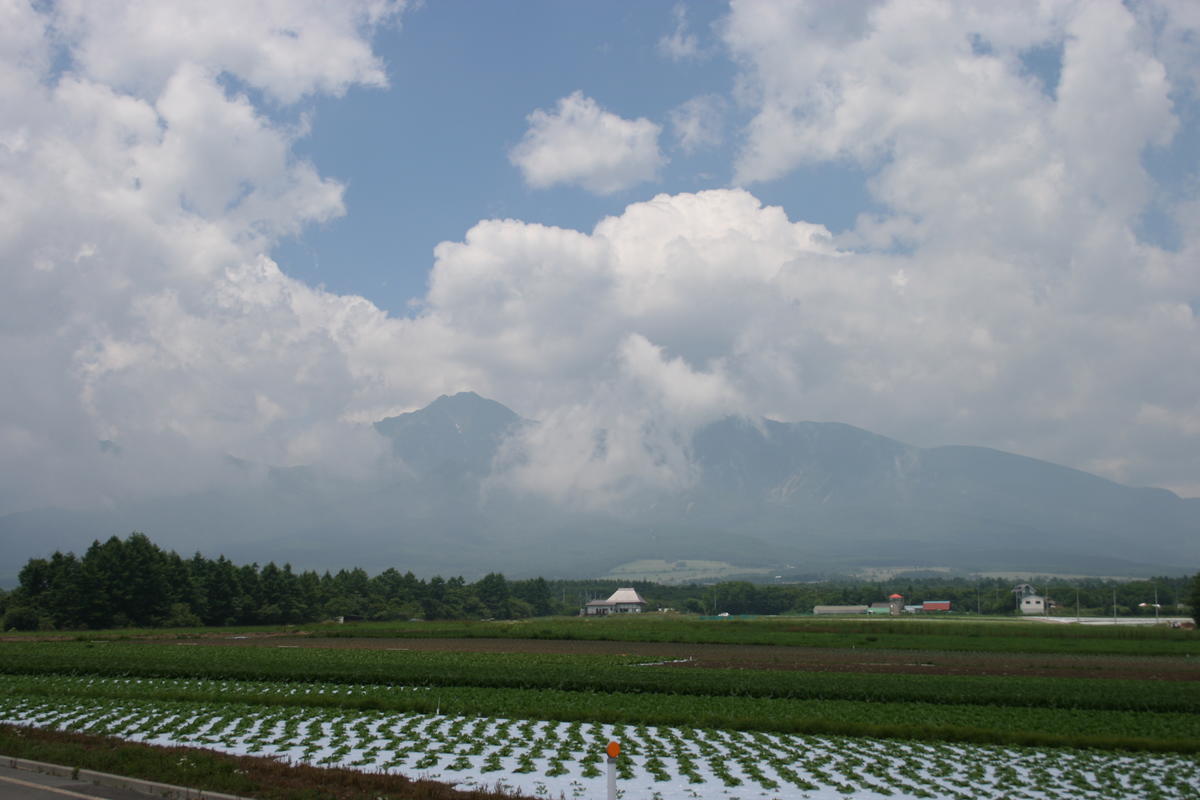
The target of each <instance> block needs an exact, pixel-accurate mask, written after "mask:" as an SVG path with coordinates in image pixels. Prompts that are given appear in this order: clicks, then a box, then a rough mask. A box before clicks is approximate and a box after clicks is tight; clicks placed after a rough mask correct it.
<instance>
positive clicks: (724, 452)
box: [0, 392, 1200, 583]
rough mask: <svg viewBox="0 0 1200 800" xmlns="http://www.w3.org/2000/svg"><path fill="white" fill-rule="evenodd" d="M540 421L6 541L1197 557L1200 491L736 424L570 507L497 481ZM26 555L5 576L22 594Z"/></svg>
mask: <svg viewBox="0 0 1200 800" xmlns="http://www.w3.org/2000/svg"><path fill="white" fill-rule="evenodd" d="M537 424H538V423H536V422H534V421H531V420H526V419H523V418H521V417H520V416H519V415H518V414H516V413H515V412H513V411H512V410H511V409H508V408H506V407H505V406H504V405H502V404H500V403H497V402H495V401H493V400H489V399H486V398H483V397H480V396H479V395H477V394H475V393H473V392H463V393H459V394H456V395H452V396H442V397H439V398H437V399H436V400H434V401H433V402H432V403H430V404H429V405H428V406H426V407H425V408H422V409H419V410H417V411H413V412H409V413H406V414H400V415H398V416H394V417H389V418H387V419H383V420H380V421H379V422H377V423H375V425H374V429H375V430H376V431H377V432H378V433H379V434H380V435H381V436H383V437H384V438H385V439H387V440H388V441H389V443H390V445H391V449H392V452H393V454H394V455H395V457H396V458H397V460H398V462H400V463H401V464H402V465H403V466H402V469H401V470H400V471H399V473H397V474H389V475H380V476H379V477H378V478H377V479H370V480H364V481H348V480H346V479H338V478H331V477H327V476H322V475H321V474H320V473H319V472H318V471H316V470H313V469H307V468H301V469H293V470H274V471H271V473H270V477H269V479H268V480H267V482H266V484H265V485H258V484H255V485H251V486H248V487H247V488H246V489H244V490H241V491H230V490H226V491H223V492H215V493H214V492H208V493H203V494H197V495H193V496H188V497H183V498H163V499H159V500H155V501H147V502H142V503H136V504H133V503H131V504H126V505H123V506H119V507H116V508H114V509H109V510H104V511H91V512H72V511H61V510H53V509H51V510H46V511H41V512H27V513H24V514H10V515H8V516H5V517H0V545H2V546H3V547H4V548H5V551H6V552H9V553H15V554H17V555H18V556H19V557H20V558H21V561H22V562H23V560H24V559H25V558H27V557H29V556H32V555H45V554H46V550H47V549H48V548H49V549H53V548H61V549H64V550H65V549H73V550H75V551H77V552H78V551H82V550H83V549H85V548H86V546H87V544H88V543H90V541H91V540H92V539H93V538H107V537H108V536H110V535H113V534H118V535H125V534H127V533H129V532H130V531H131V530H141V531H145V532H147V533H149V534H150V535H152V536H153V538H154V539H155V541H157V542H160V543H161V544H162V545H163V546H165V547H171V548H174V549H177V550H180V551H181V552H185V553H186V552H192V551H195V550H203V551H204V552H206V553H216V552H224V553H226V554H227V555H229V556H230V557H233V558H235V560H239V561H251V560H256V561H259V562H264V563H265V562H266V561H268V560H273V561H276V562H277V563H282V562H284V561H290V562H291V563H292V564H293V565H294V566H297V567H312V568H317V569H326V568H330V569H336V568H339V567H342V566H352V565H361V566H366V567H367V568H368V569H382V568H384V567H386V566H395V567H397V568H400V569H412V570H414V571H415V572H418V573H423V574H432V573H434V572H439V573H441V574H443V575H458V574H463V575H466V576H478V575H481V574H484V573H486V572H489V571H493V570H501V571H504V572H506V573H508V574H510V575H512V576H514V577H521V576H526V575H537V574H541V575H545V576H547V577H550V576H588V575H600V574H604V573H605V572H607V571H608V570H609V569H611V568H613V567H615V566H617V565H619V564H622V563H625V562H629V561H634V560H637V559H643V558H644V559H665V560H668V561H674V560H683V559H709V560H715V561H726V562H730V563H733V564H737V565H741V566H745V567H770V568H771V570H772V572H778V573H780V574H785V573H786V574H803V573H807V574H813V573H819V572H825V573H829V572H838V571H848V570H851V569H854V568H857V567H862V566H889V565H897V564H905V565H925V566H930V567H946V568H951V569H954V570H959V571H966V572H969V571H984V570H1010V571H1011V570H1031V571H1041V572H1045V573H1050V572H1070V573H1091V574H1129V575H1145V574H1154V573H1157V574H1167V573H1170V574H1174V572H1178V571H1194V570H1195V568H1196V566H1197V565H1198V564H1200V536H1198V535H1197V533H1200V499H1196V498H1187V499H1185V498H1180V497H1178V496H1176V495H1174V494H1173V493H1171V492H1169V491H1166V490H1163V489H1141V488H1133V487H1128V486H1122V485H1120V484H1117V483H1114V482H1112V481H1109V480H1106V479H1104V478H1100V477H1097V476H1095V475H1091V474H1088V473H1085V472H1081V471H1079V470H1075V469H1071V468H1068V467H1063V466H1059V465H1055V464H1051V463H1048V462H1044V461H1038V460H1036V459H1032V458H1026V457H1024V456H1019V455H1013V454H1011V453H1004V452H1001V451H998V450H992V449H988V448H982V447H971V446H947V447H933V448H919V447H914V446H911V445H907V444H904V443H902V442H898V441H896V440H894V439H889V438H887V437H885V436H880V435H878V434H875V433H871V432H870V431H866V430H862V429H860V428H855V427H853V426H850V425H845V424H841V423H818V422H792V423H788V422H777V421H773V420H765V419H764V420H748V419H744V418H737V417H729V418H726V419H722V420H719V421H717V422H714V423H711V424H709V425H706V426H704V427H702V428H700V429H699V430H698V431H696V432H695V434H694V435H693V437H692V439H691V441H690V443H689V448H688V449H689V454H690V458H691V462H692V465H693V467H694V471H695V474H696V481H695V483H694V484H693V485H691V486H690V487H688V488H686V489H682V490H676V491H649V490H647V492H645V493H643V494H642V495H640V496H639V498H638V499H637V500H635V501H631V502H629V503H627V504H623V505H622V506H621V507H620V508H615V509H612V510H610V511H580V510H572V509H568V508H564V507H562V506H560V505H559V504H557V503H555V502H553V501H551V500H550V499H548V498H545V497H541V496H538V495H536V494H532V493H527V492H520V491H516V490H511V489H510V490H505V489H502V488H500V489H498V488H497V486H500V487H503V486H504V483H503V482H502V481H501V482H496V481H494V480H491V479H492V478H495V477H496V474H497V470H498V469H500V467H498V466H497V459H496V456H497V453H498V452H499V451H500V449H501V448H502V447H503V446H504V443H505V442H506V440H508V438H509V437H512V436H514V435H518V434H520V433H521V432H522V431H523V430H525V429H526V428H527V427H528V426H533V425H537ZM593 433H595V434H597V439H598V440H602V438H603V437H602V436H601V435H600V434H601V433H602V432H593ZM485 486H486V487H488V488H487V490H486V491H484V487H485ZM20 563H21V562H17V561H14V562H13V564H14V566H13V567H12V574H11V575H3V574H0V580H3V581H4V582H5V583H11V582H12V580H13V578H15V570H16V569H17V568H19V564H20Z"/></svg>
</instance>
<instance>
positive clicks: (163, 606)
mask: <svg viewBox="0 0 1200 800" xmlns="http://www.w3.org/2000/svg"><path fill="white" fill-rule="evenodd" d="M18 581H19V583H18V585H17V587H16V588H15V589H13V590H12V591H10V592H0V614H2V615H3V620H4V622H3V627H4V630H14V629H15V630H87V629H92V630H98V629H109V628H127V627H135V628H155V627H173V628H175V627H197V626H231V625H283V624H303V623H311V622H318V621H321V620H329V619H334V618H338V617H341V618H344V619H348V620H374V621H392V620H410V619H424V620H434V619H520V618H525V617H535V616H548V615H553V614H575V613H577V612H578V611H579V608H580V607H581V606H582V605H583V604H584V603H585V602H587V601H588V600H590V599H594V598H603V597H606V596H607V595H608V594H610V593H611V592H612V591H613V589H614V588H616V586H617V583H616V582H614V581H605V580H546V579H544V578H540V577H539V578H530V579H523V580H509V579H507V578H505V576H504V575H502V574H499V573H491V574H488V575H486V576H484V577H483V578H480V579H479V580H477V581H475V582H474V583H468V582H467V581H466V580H464V579H463V578H462V577H450V578H443V577H441V576H434V577H431V578H429V579H424V578H418V577H417V576H415V575H414V574H413V573H412V572H411V571H409V572H404V573H402V572H400V571H399V570H398V569H396V568H394V567H389V568H387V569H384V570H383V571H381V572H379V573H378V574H376V575H374V576H371V575H368V573H367V572H366V570H364V569H362V568H354V569H343V570H339V571H338V572H336V573H330V572H328V571H326V572H323V573H317V572H316V571H313V570H306V571H301V572H296V571H294V570H293V569H292V567H291V566H290V565H289V564H284V565H282V566H279V565H276V564H274V563H268V564H266V565H265V566H259V565H258V564H242V565H238V564H235V563H233V562H232V561H230V560H229V559H227V558H225V557H224V556H219V557H218V558H216V559H211V558H207V557H205V556H204V555H202V554H200V553H196V554H195V555H193V556H191V557H190V558H183V557H181V556H180V555H178V554H177V553H175V552H173V551H167V550H164V549H162V548H161V547H159V546H158V545H156V544H155V543H154V542H152V541H151V540H150V538H149V537H147V536H146V535H145V534H142V533H133V534H131V535H129V536H128V537H126V538H125V539H121V538H119V537H116V536H113V537H111V538H110V539H108V540H107V541H103V542H101V541H99V540H97V541H94V542H93V543H92V545H91V546H90V547H89V548H88V549H87V551H86V552H85V553H84V554H83V556H81V557H79V556H76V555H75V554H74V553H61V552H55V553H54V554H52V555H51V556H50V557H49V558H33V559H30V560H29V561H28V562H27V563H26V564H25V566H24V567H23V568H22V569H21V571H20V573H19V576H18ZM633 586H634V587H635V588H636V589H637V590H638V591H639V592H640V593H641V595H642V597H644V598H645V599H646V601H647V603H648V606H649V609H650V610H654V609H665V608H669V609H673V610H675V611H679V612H687V613H697V614H722V613H724V614H733V615H741V614H756V615H757V614H786V613H811V612H812V609H813V606H815V605H819V604H867V603H872V602H877V601H880V600H883V599H885V598H886V597H887V596H888V595H889V594H891V593H892V592H899V593H900V594H902V595H904V597H905V598H907V599H909V600H911V601H913V602H917V603H919V602H921V601H924V600H949V601H950V602H951V604H952V609H953V613H976V614H1012V613H1015V612H1014V606H1015V604H1014V598H1013V594H1012V589H1013V582H1012V581H1010V580H1003V579H997V578H988V579H983V578H981V579H974V578H970V577H944V576H934V577H929V576H919V575H913V576H901V577H899V578H897V579H893V580H890V581H881V582H866V581H861V580H859V581H852V580H847V579H831V580H813V581H811V582H805V583H787V584H757V583H751V582H748V581H725V582H722V583H716V584H707V585H699V584H688V585H678V586H674V585H662V584H655V583H643V582H635V583H634V584H633ZM1037 588H1038V590H1039V591H1040V592H1042V593H1044V594H1046V595H1047V596H1048V597H1050V598H1051V599H1052V600H1053V601H1054V602H1055V604H1056V611H1055V613H1058V614H1061V615H1064V616H1072V615H1074V614H1075V613H1076V611H1077V610H1078V613H1081V614H1084V615H1108V614H1112V613H1117V614H1119V615H1122V616H1129V615H1149V616H1153V615H1154V613H1155V609H1154V607H1153V603H1154V602H1155V598H1157V602H1158V604H1159V606H1160V608H1159V611H1160V613H1162V614H1164V615H1177V614H1181V613H1185V611H1186V609H1187V607H1189V606H1200V598H1197V597H1196V596H1195V595H1196V594H1197V592H1200V577H1198V578H1197V579H1196V580H1192V579H1190V578H1186V577H1161V578H1153V579H1150V580H1144V581H1121V582H1117V581H1108V580H1102V579H1098V578H1089V579H1076V580H1066V579H1062V580H1057V581H1055V580H1049V581H1048V582H1047V583H1045V584H1039V585H1038V586H1037ZM1114 603H1115V609H1114Z"/></svg>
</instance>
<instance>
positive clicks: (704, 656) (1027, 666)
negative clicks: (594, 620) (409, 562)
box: [181, 634, 1200, 681]
mask: <svg viewBox="0 0 1200 800" xmlns="http://www.w3.org/2000/svg"><path fill="white" fill-rule="evenodd" d="M181 644H184V643H181ZM187 644H191V643H187ZM195 644H197V645H227V646H244V647H325V648H362V649H369V650H422V651H443V652H457V653H569V654H577V655H589V654H590V655H633V656H644V657H646V658H647V659H649V660H657V661H661V662H665V663H663V664H661V666H662V667H664V668H666V667H669V668H693V669H695V668H701V669H703V668H710V669H712V668H725V669H778V670H809V671H821V672H871V673H912V674H921V675H1024V676H1036V677H1058V678H1127V679H1136V680H1159V681H1196V680H1200V659H1195V658H1187V657H1163V656H1156V657H1153V658H1150V657H1146V658H1140V657H1136V656H1095V655H1086V656H1072V655H1038V654H1032V653H959V652H945V651H930V650H879V649H862V650H859V649H844V648H838V649H835V648H815V647H812V648H810V647H772V646H765V645H730V644H669V643H656V642H655V643H651V642H606V641H579V640H573V641H563V640H557V639H373V638H362V639H351V638H346V639H325V638H316V637H313V638H309V637H295V636H294V637H287V636H270V637H267V636H257V635H253V634H250V635H237V636H216V637H209V638H205V639H202V640H199V641H198V642H195Z"/></svg>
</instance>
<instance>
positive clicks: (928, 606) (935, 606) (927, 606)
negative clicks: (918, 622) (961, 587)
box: [921, 600, 950, 611]
mask: <svg viewBox="0 0 1200 800" xmlns="http://www.w3.org/2000/svg"><path fill="white" fill-rule="evenodd" d="M921 610H922V611H949V610H950V601H949V600H926V601H925V602H924V603H922V604H921Z"/></svg>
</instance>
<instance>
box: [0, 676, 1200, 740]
mask: <svg viewBox="0 0 1200 800" xmlns="http://www.w3.org/2000/svg"><path fill="white" fill-rule="evenodd" d="M0 693H2V694H6V695H11V696H25V697H30V698H59V699H66V698H74V699H75V700H76V702H80V703H87V702H95V701H99V700H107V701H138V702H141V701H153V702H161V701H177V702H193V703H209V702H240V703H246V704H252V705H255V706H269V707H297V706H299V707H314V708H336V709H342V710H386V711H396V712H418V713H420V712H425V713H429V712H444V713H454V714H486V715H492V716H538V717H541V718H546V719H555V720H565V721H576V720H596V721H603V722H609V723H625V724H658V725H700V726H707V727H720V728H729V729H737V730H749V731H771V732H780V733H834V734H843V735H860V736H876V737H887V738H910V739H922V740H947V741H965V742H994V743H1010V744H1042V745H1057V746H1062V745H1073V746H1090V747H1103V748H1110V749H1111V748H1124V749H1154V750H1174V751H1188V752H1197V751H1200V716H1197V715H1194V714H1184V713H1163V712H1130V711H1106V710H1101V711H1097V710H1090V709H1048V708H1028V707H1003V706H978V705H949V704H927V703H874V702H866V701H855V700H797V699H779V698H761V697H731V696H706V695H686V696H675V695H665V694H655V693H629V692H625V693H597V692H576V691H564V690H557V689H511V688H489V687H478V686H433V687H420V686H410V687H405V686H387V685H369V684H335V683H313V682H308V683H300V682H291V683H283V682H262V681H236V680H203V679H186V678H183V679H177V678H103V677H95V676H63V675H34V676H21V675H3V676H0Z"/></svg>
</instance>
